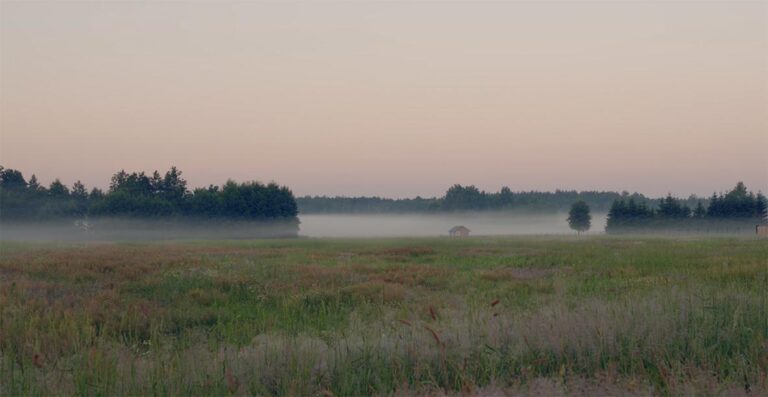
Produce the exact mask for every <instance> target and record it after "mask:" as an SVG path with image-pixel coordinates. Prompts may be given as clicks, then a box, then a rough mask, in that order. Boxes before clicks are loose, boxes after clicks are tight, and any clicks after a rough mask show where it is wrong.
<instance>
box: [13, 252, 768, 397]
mask: <svg viewBox="0 0 768 397" xmlns="http://www.w3.org/2000/svg"><path fill="white" fill-rule="evenodd" d="M0 249H2V256H0V394H2V395H50V394H81V395H115V394H131V395H147V394H161V395H200V394H219V395H226V394H256V395H326V396H328V395H334V396H341V395H389V394H399V395H401V394H446V393H447V394H462V393H463V394H472V393H491V392H493V391H499V392H500V393H501V392H512V393H523V394H525V393H531V394H537V393H538V394H557V393H561V394H562V393H566V394H577V395H578V394H584V395H594V394H637V395H647V394H660V395H680V394H707V395H719V394H728V395H731V394H739V393H742V394H746V393H750V394H758V395H759V394H765V393H768V383H767V381H766V374H768V293H767V292H766V287H768V244H766V243H765V242H761V241H752V240H745V239H743V240H736V239H708V240H671V239H647V238H646V239H631V238H621V239H617V238H589V239H578V240H573V239H553V238H552V239H541V238H539V239H532V238H493V239H490V238H489V239H467V240H451V241H449V240H445V239H414V240H354V241H343V240H337V241H335V240H320V241H311V240H307V241H266V242H247V243H246V242H221V243H215V244H212V243H173V244H171V243H166V244H130V245H85V246H82V245H78V246H67V245H65V246H49V245H18V244H7V243H4V244H2V245H0Z"/></svg>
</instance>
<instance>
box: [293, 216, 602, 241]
mask: <svg viewBox="0 0 768 397" xmlns="http://www.w3.org/2000/svg"><path fill="white" fill-rule="evenodd" d="M567 218H568V214H566V213H559V214H520V213H508V212H482V213H460V214H440V215H420V214H402V215H393V214H381V215H367V214H356V215H347V214H330V215H329V214H307V215H299V219H300V220H301V226H300V231H299V235H301V236H307V237H416V236H441V235H442V236H445V235H448V230H449V229H450V228H452V227H454V226H458V225H463V226H466V227H467V228H468V229H469V230H471V235H510V234H569V233H574V231H573V230H571V229H570V228H569V227H568V221H567V220H566V219H567ZM605 220H606V214H594V213H593V214H592V229H591V232H592V233H602V232H603V231H604V230H605Z"/></svg>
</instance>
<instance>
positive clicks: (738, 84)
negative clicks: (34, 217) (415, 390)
mask: <svg viewBox="0 0 768 397" xmlns="http://www.w3.org/2000/svg"><path fill="white" fill-rule="evenodd" d="M0 165H3V166H5V167H10V168H16V169H19V170H21V171H23V172H24V173H25V175H26V176H29V175H30V174H32V173H35V174H37V176H38V178H39V179H40V180H41V181H42V182H50V181H51V180H52V179H53V178H54V177H58V178H60V179H61V180H62V181H63V182H65V183H67V184H70V185H71V184H72V183H73V182H74V181H76V180H78V179H79V180H82V181H83V182H84V183H85V184H86V186H88V187H92V186H99V187H106V186H107V185H108V182H109V178H110V176H111V175H112V174H113V173H115V172H116V171H118V170H120V169H125V170H129V171H134V170H136V171H142V170H143V171H152V170H155V169H160V170H166V169H167V168H169V167H170V166H171V165H175V166H177V167H179V168H180V169H181V170H182V171H183V172H184V176H185V177H186V179H187V180H188V181H189V185H190V186H193V187H196V186H207V185H209V184H221V183H223V182H224V181H226V180H227V179H228V178H232V179H234V180H238V181H246V180H257V181H262V182H269V181H272V180H274V181H276V182H278V183H280V184H285V185H288V186H289V187H291V188H292V189H293V191H294V193H296V194H298V195H305V194H312V195H314V194H319V195H323V194H325V195H378V196H385V197H414V196H417V195H420V196H424V197H431V196H439V195H442V194H443V193H444V192H445V190H446V189H447V188H448V187H449V186H450V185H452V184H456V183H460V184H474V185H476V186H478V187H479V188H481V189H485V190H489V191H497V190H498V189H499V188H500V187H501V186H509V187H510V188H511V189H512V190H514V191H518V190H554V189H558V188H560V189H576V190H616V191H622V190H627V191H638V192H641V193H645V194H648V195H652V196H661V195H665V194H666V193H668V192H670V193H673V194H675V195H681V196H687V195H689V194H698V195H706V196H708V195H710V194H712V192H714V191H723V190H727V189H729V188H731V187H732V186H733V185H735V183H736V182H737V181H740V180H741V181H744V182H745V183H746V184H747V186H748V187H750V188H752V189H754V190H762V191H763V192H767V191H768V2H763V1H757V2H731V1H717V2H695V1H649V2H645V1H631V2H608V1H593V2H582V1H561V2H547V1H545V2H474V1H472V2H469V1H466V2H437V1H422V2H362V1H360V2H318V1H316V2H247V1H239V2H146V1H141V2H130V1H122V2H41V1H38V2H10V1H3V2H2V3H0Z"/></svg>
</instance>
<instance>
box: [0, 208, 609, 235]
mask: <svg viewBox="0 0 768 397" xmlns="http://www.w3.org/2000/svg"><path fill="white" fill-rule="evenodd" d="M566 218H567V214H520V213H509V212H493V213H491V212H480V213H459V214H440V215H425V214H400V215H394V214H379V215H371V214H358V215H329V214H325V215H319V214H315V215H313V214H309V215H300V216H299V221H300V224H298V225H297V224H296V222H295V221H289V222H245V221H220V222H205V221H193V220H135V219H134V220H131V219H96V220H91V221H88V223H87V227H84V224H83V223H82V221H58V222H47V223H45V222H44V223H40V222H29V223H11V224H9V223H3V224H0V240H17V241H120V240H167V239H182V240H183V239H195V240H198V239H205V240H208V239H214V240H219V239H258V238H274V237H295V236H296V233H297V231H298V235H299V236H300V237H351V238H355V237H430V236H435V237H436V236H446V235H448V230H449V229H451V228H452V227H454V226H458V225H463V226H466V227H467V228H469V229H470V231H471V233H470V234H471V235H473V236H482V235H486V236H487V235H513V234H529V235H543V234H572V233H574V232H573V231H572V230H570V229H569V228H568V222H567V221H566ZM605 218H606V216H605V214H593V216H592V233H602V232H603V230H605Z"/></svg>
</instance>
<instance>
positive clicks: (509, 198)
mask: <svg viewBox="0 0 768 397" xmlns="http://www.w3.org/2000/svg"><path fill="white" fill-rule="evenodd" d="M620 198H633V199H635V200H636V201H641V202H649V203H652V202H653V200H650V199H648V198H646V197H645V196H643V195H641V194H637V193H634V194H629V193H627V192H624V193H617V192H596V191H584V192H577V191H575V190H557V191H555V192H536V191H530V192H513V191H512V190H511V189H510V188H508V187H503V188H501V190H499V191H498V192H496V193H493V192H486V191H482V190H480V189H478V188H477V187H475V186H472V185H470V186H462V185H454V186H451V187H450V188H449V189H448V191H446V193H445V195H444V196H443V197H440V198H421V197H416V198H413V199H399V200H395V199H386V198H380V197H326V196H304V197H299V198H298V199H297V200H296V201H297V203H298V206H299V212H300V213H302V214H313V213H337V214H344V213H353V214H354V213H428V212H456V211H488V210H491V211H492V210H498V211H507V210H521V211H531V212H558V211H559V212H565V211H568V208H570V206H571V204H573V203H574V202H575V201H579V200H583V201H584V202H586V203H587V204H588V205H589V206H590V208H591V209H592V210H593V211H599V212H606V211H608V209H609V208H610V206H611V203H613V202H614V201H615V200H617V199H620Z"/></svg>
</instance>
